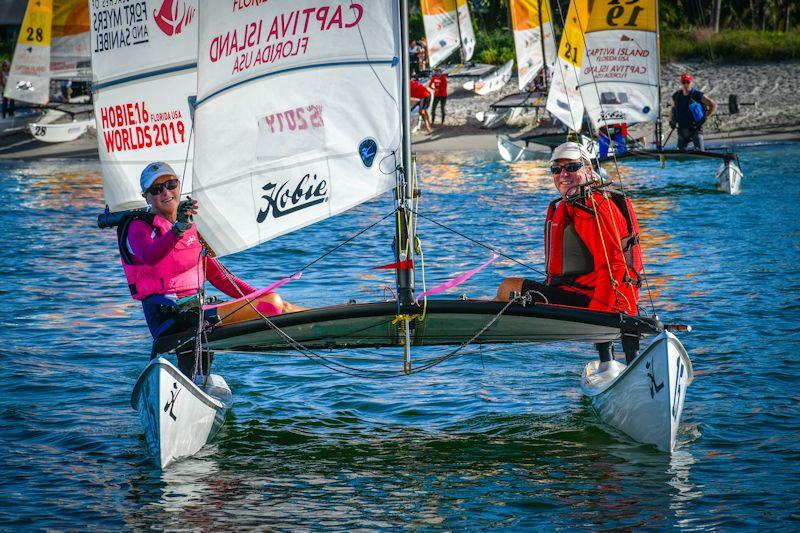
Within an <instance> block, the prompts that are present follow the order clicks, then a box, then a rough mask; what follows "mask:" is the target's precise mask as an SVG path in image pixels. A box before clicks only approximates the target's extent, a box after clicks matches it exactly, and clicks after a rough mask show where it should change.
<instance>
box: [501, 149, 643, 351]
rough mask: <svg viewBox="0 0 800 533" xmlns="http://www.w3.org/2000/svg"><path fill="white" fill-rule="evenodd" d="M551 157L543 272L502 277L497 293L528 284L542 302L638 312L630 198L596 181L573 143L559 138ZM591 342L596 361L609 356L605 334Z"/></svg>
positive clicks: (638, 264) (504, 296)
mask: <svg viewBox="0 0 800 533" xmlns="http://www.w3.org/2000/svg"><path fill="white" fill-rule="evenodd" d="M550 163H551V167H550V170H551V172H552V173H553V185H554V186H555V188H556V189H557V190H558V192H559V194H560V197H559V198H557V199H556V200H553V201H552V202H550V206H549V207H548V209H547V216H546V219H545V235H544V247H545V250H544V253H545V269H546V274H547V279H546V280H545V282H544V283H542V282H539V281H535V280H529V279H524V278H516V277H512V278H506V279H504V280H503V282H502V283H501V284H500V287H499V288H498V289H497V296H496V299H497V300H499V301H506V302H507V301H509V299H510V295H511V294H512V293H514V292H516V293H520V294H525V293H528V292H530V294H531V295H532V296H533V298H534V300H535V301H539V302H543V303H549V304H557V305H567V306H573V307H585V308H588V309H591V310H595V311H606V312H613V313H619V312H623V313H627V314H630V315H637V314H638V300H639V285H640V278H641V276H642V273H643V263H642V255H641V246H640V245H639V224H638V222H637V220H636V214H635V212H634V209H633V204H631V202H630V200H628V198H627V197H625V196H624V195H623V194H621V193H618V192H615V191H610V190H607V189H604V188H602V187H601V185H602V184H601V182H600V177H599V176H598V175H597V174H596V173H594V172H593V171H592V166H591V156H590V155H589V152H588V151H587V150H586V149H585V148H584V147H583V146H581V145H579V144H577V143H574V142H566V143H564V144H562V145H560V146H558V147H557V148H556V149H555V150H554V151H553V155H552V157H551V159H550ZM597 349H598V351H599V353H600V360H601V361H609V360H610V359H611V355H612V354H611V351H612V349H611V343H610V342H609V343H601V344H598V345H597Z"/></svg>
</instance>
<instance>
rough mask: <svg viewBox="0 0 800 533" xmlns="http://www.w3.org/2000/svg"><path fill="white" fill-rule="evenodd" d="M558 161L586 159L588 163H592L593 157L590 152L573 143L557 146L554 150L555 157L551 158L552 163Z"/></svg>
mask: <svg viewBox="0 0 800 533" xmlns="http://www.w3.org/2000/svg"><path fill="white" fill-rule="evenodd" d="M557 159H576V160H577V159H585V160H586V162H587V163H591V162H592V156H591V155H590V154H589V151H588V150H587V149H586V148H584V147H583V146H581V145H580V144H578V143H575V142H571V141H570V142H565V143H564V144H560V145H558V146H556V149H555V150H553V155H551V156H550V161H551V162H552V161H555V160H557Z"/></svg>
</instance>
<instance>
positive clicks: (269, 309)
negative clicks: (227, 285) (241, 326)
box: [203, 272, 303, 315]
mask: <svg viewBox="0 0 800 533" xmlns="http://www.w3.org/2000/svg"><path fill="white" fill-rule="evenodd" d="M302 275H303V273H302V272H297V273H295V274H292V275H291V276H289V277H288V278H283V279H282V280H278V281H276V282H275V283H273V284H272V285H269V286H267V287H264V288H263V289H259V290H257V291H254V292H251V293H250V294H247V295H245V296H242V297H241V298H237V299H235V300H231V301H229V302H220V303H217V304H209V305H204V306H203V310H204V311H205V310H208V309H216V308H217V307H219V306H220V305H228V304H233V303H238V302H244V301H245V300H254V299H256V298H258V297H259V296H263V295H265V294H269V293H270V292H272V291H274V290H275V289H277V288H279V287H283V286H284V285H286V284H287V283H289V282H290V281H292V280H295V279H300V276H302ZM262 307H263V308H262ZM257 309H258V310H259V311H261V312H263V313H265V314H268V315H276V314H279V313H280V310H279V309H278V308H277V307H276V306H274V305H272V304H271V303H269V302H259V304H258V307H257Z"/></svg>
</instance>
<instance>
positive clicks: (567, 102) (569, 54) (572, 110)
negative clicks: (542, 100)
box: [547, 0, 589, 132]
mask: <svg viewBox="0 0 800 533" xmlns="http://www.w3.org/2000/svg"><path fill="white" fill-rule="evenodd" d="M588 1H589V0H572V2H571V3H570V5H569V12H568V13H567V20H566V22H565V24H564V33H563V35H562V36H561V44H560V46H559V48H558V59H557V60H556V65H555V67H554V68H553V80H552V83H551V84H550V90H549V92H548V95H547V110H548V111H549V112H550V113H551V114H552V115H553V116H554V117H556V118H557V119H558V120H560V121H561V122H563V123H564V124H565V125H566V126H567V127H568V128H569V129H571V130H573V131H576V132H579V131H581V124H582V122H583V111H584V105H583V100H582V99H581V92H580V88H579V87H578V82H579V80H578V75H579V72H580V68H581V65H582V64H583V62H584V34H583V30H584V28H585V27H586V24H587V23H588V21H589V5H588Z"/></svg>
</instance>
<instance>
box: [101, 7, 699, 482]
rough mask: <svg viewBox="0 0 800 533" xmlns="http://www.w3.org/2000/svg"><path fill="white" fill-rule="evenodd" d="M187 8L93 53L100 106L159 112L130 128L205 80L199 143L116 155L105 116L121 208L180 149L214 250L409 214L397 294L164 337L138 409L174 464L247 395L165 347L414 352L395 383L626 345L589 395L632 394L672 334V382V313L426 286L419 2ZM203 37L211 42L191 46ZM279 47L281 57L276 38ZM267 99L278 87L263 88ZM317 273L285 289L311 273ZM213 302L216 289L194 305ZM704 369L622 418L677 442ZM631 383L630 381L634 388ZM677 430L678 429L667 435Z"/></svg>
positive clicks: (398, 253) (142, 382)
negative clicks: (360, 213)
mask: <svg viewBox="0 0 800 533" xmlns="http://www.w3.org/2000/svg"><path fill="white" fill-rule="evenodd" d="M183 7H184V11H183V14H180V13H179V14H178V16H176V17H173V18H172V20H173V21H175V20H182V21H184V22H186V24H185V26H183V27H182V28H181V30H180V32H175V31H174V32H172V34H169V35H168V34H166V32H162V34H158V33H157V31H155V30H157V29H158V28H156V27H155V25H154V24H153V23H152V22H151V21H150V20H144V19H143V20H142V24H143V25H144V24H146V25H148V26H147V27H148V29H149V30H150V33H149V35H150V39H151V40H150V41H149V42H147V43H144V45H143V46H142V47H141V49H136V48H135V47H131V49H129V48H123V47H120V48H116V49H114V50H108V51H106V52H103V53H98V54H96V55H95V65H96V69H95V76H96V78H97V85H96V106H97V108H98V116H101V113H100V112H101V111H103V110H107V109H108V108H112V109H113V108H114V106H124V108H125V109H131V110H132V113H133V114H134V116H137V117H138V116H139V115H137V111H136V110H137V109H144V108H146V109H148V114H147V116H148V117H150V118H149V119H145V115H144V114H143V115H141V119H138V120H140V122H137V124H136V125H133V126H128V125H123V127H130V128H135V127H141V128H160V125H159V123H158V122H155V124H154V123H153V120H154V119H153V117H155V116H159V113H165V112H166V110H165V106H178V105H180V102H179V98H178V97H176V96H175V95H176V94H180V93H182V92H185V91H186V90H188V86H189V83H188V80H189V79H190V78H191V77H192V76H195V72H196V80H197V85H196V89H197V97H196V105H195V107H194V125H193V130H194V136H193V137H194V145H193V146H192V145H191V143H190V142H189V141H188V140H187V141H186V142H185V143H184V144H183V145H181V146H171V147H166V148H165V147H153V146H137V148H136V149H131V150H126V151H123V152H121V153H119V152H113V151H109V149H108V146H106V147H105V149H104V144H103V143H104V142H105V141H103V139H105V138H106V135H107V134H108V133H113V132H114V131H116V130H115V128H114V127H109V126H110V123H103V122H101V121H98V129H99V130H100V135H99V139H100V142H101V153H103V159H102V163H103V174H104V193H105V196H106V200H107V202H108V203H109V205H111V206H113V207H114V208H115V209H119V208H121V207H130V206H132V205H141V200H140V199H139V198H140V197H139V198H137V199H136V202H132V200H133V199H134V197H135V196H138V191H136V192H135V193H134V191H135V190H136V189H137V186H138V171H139V170H141V168H142V167H143V163H144V162H146V161H149V160H151V159H160V158H161V157H159V156H164V158H165V159H169V156H171V155H177V153H178V149H179V148H181V149H185V150H187V153H188V152H191V151H192V150H193V153H194V158H193V167H192V169H193V178H194V179H193V188H192V196H193V197H194V198H197V199H198V201H199V204H200V206H201V214H200V215H199V216H198V217H197V218H196V223H197V226H198V229H199V231H200V233H201V234H202V236H203V238H204V240H205V241H206V242H207V243H208V246H209V250H210V252H211V253H215V254H216V255H217V256H224V255H228V254H232V253H236V252H239V251H242V250H245V249H248V248H250V247H253V246H256V245H258V244H262V243H264V242H266V241H269V240H270V239H272V238H275V237H277V236H279V235H283V234H286V233H290V232H296V231H299V230H302V229H303V228H305V227H307V226H309V225H311V224H314V223H316V222H319V221H322V220H325V219H327V218H329V217H332V216H334V215H336V214H338V213H341V212H343V211H345V210H347V209H350V208H353V207H355V206H357V205H359V204H361V203H363V202H366V201H368V200H370V199H372V198H374V197H376V196H378V195H381V194H385V193H387V192H392V194H393V197H394V199H395V208H394V210H393V211H392V212H391V213H389V214H388V215H387V216H386V217H384V220H385V219H388V218H392V219H393V220H394V225H395V231H396V235H395V240H394V258H392V261H393V262H392V263H391V264H390V266H391V267H392V268H394V270H395V278H396V287H397V289H396V293H395V294H394V295H393V297H392V298H391V299H387V300H384V301H377V302H371V303H361V304H345V305H336V306H330V307H325V308H317V309H311V310H307V311H301V312H295V313H288V314H283V315H278V316H272V317H269V316H265V315H263V314H261V313H260V312H259V315H260V318H259V319H257V320H252V321H248V322H240V323H231V324H225V323H221V324H218V325H215V326H209V325H207V324H202V323H201V324H198V328H196V329H192V331H186V332H185V333H181V334H175V335H171V336H166V337H159V338H158V339H157V340H156V341H155V342H154V344H153V350H152V353H153V359H152V360H151V362H150V364H149V365H148V366H147V368H146V369H145V371H144V372H143V374H142V376H141V377H140V378H139V381H138V382H137V385H136V387H135V388H134V393H133V396H132V405H133V406H134V407H135V408H136V409H137V410H138V411H139V413H140V416H141V418H142V421H143V426H144V428H145V433H146V437H147V440H148V444H149V446H150V448H151V450H152V451H153V453H154V456H155V458H156V461H157V463H158V464H159V465H160V466H162V467H164V466H166V465H167V464H169V463H170V462H172V461H174V460H176V459H179V458H180V457H184V456H187V455H191V454H193V453H195V452H196V451H197V450H198V449H199V448H200V447H201V446H202V445H203V444H204V443H205V442H206V441H207V440H208V439H210V438H211V437H212V436H213V435H214V433H215V432H216V431H217V429H218V428H219V426H220V424H221V422H222V421H223V420H224V418H223V417H224V412H225V411H226V410H227V409H228V408H229V406H230V405H231V401H232V400H231V395H230V390H229V389H228V388H227V385H226V384H225V383H224V380H222V379H221V378H220V377H219V376H213V375H212V376H210V377H206V376H208V372H207V370H206V371H205V372H204V374H205V375H204V377H203V378H202V379H200V380H199V383H197V382H195V381H193V380H192V379H191V377H184V376H181V375H180V374H179V373H178V371H177V370H176V369H175V367H174V366H173V365H172V364H171V363H169V362H168V361H167V359H165V358H164V357H157V355H159V354H167V353H169V352H173V353H177V354H178V355H179V357H194V358H195V359H196V360H197V361H198V362H197V363H196V364H195V368H196V369H197V370H200V363H199V361H200V359H203V357H201V353H207V352H208V351H209V350H213V351H215V352H218V353H219V352H228V351H258V352H274V351H280V350H294V351H297V352H300V353H301V354H303V355H304V356H306V357H308V358H310V359H312V360H314V361H316V362H319V363H320V364H323V365H324V366H327V367H329V368H332V369H334V370H340V371H349V370H347V368H349V367H347V366H346V365H342V364H339V363H336V362H334V361H332V360H331V358H330V357H324V356H321V355H320V354H318V353H317V352H316V351H315V350H317V349H319V348H328V349H338V350H341V349H352V348H364V347H400V348H402V356H401V358H402V366H401V361H400V360H398V361H397V362H396V364H397V366H396V367H395V368H394V369H387V370H381V371H377V375H378V376H379V377H383V378H391V377H402V376H403V375H404V374H408V373H416V372H421V371H424V370H426V369H427V368H430V367H431V366H434V365H436V364H439V363H442V362H444V361H446V360H448V359H450V358H452V357H454V356H456V355H458V354H459V352H460V351H461V350H462V349H463V348H464V347H465V346H467V345H468V344H471V343H483V344H487V343H509V342H544V341H556V340H571V341H581V342H587V343H589V342H603V341H609V340H618V339H622V340H623V348H624V350H625V352H626V354H627V356H628V358H629V359H630V361H633V363H634V364H631V365H630V366H629V367H627V368H626V367H625V365H623V364H622V363H619V365H618V366H615V367H614V368H613V369H609V368H599V369H596V371H594V372H592V376H593V378H594V379H593V381H592V383H593V384H594V386H595V388H594V389H591V390H589V389H587V391H589V392H587V393H588V394H590V396H591V395H594V396H595V397H598V398H609V397H611V398H616V397H617V396H618V392H617V391H623V390H624V391H630V390H634V391H635V390H639V389H641V385H642V384H646V383H647V381H646V379H645V376H643V375H642V374H641V372H639V371H638V370H636V369H638V368H640V367H642V365H638V364H636V361H637V359H636V357H637V353H638V346H639V340H640V338H642V337H643V336H645V335H658V336H657V337H656V339H655V340H654V342H653V343H652V344H651V346H650V347H649V348H648V350H647V351H646V353H647V354H650V357H651V358H652V361H651V363H652V364H648V365H647V366H646V368H647V369H648V372H649V373H650V374H654V375H655V376H656V378H657V379H659V380H661V381H664V382H667V381H668V377H669V372H671V370H670V369H671V368H675V367H676V366H677V365H676V364H675V362H676V361H678V360H683V358H684V355H685V354H683V353H681V351H680V349H678V347H679V346H680V343H678V342H677V340H676V339H674V337H672V336H671V334H669V333H667V332H665V331H664V326H663V324H662V323H661V322H659V321H658V319H656V318H649V317H646V316H628V315H625V314H620V313H606V312H597V311H589V310H587V309H580V308H570V307H564V306H554V305H546V304H534V303H532V302H531V299H530V298H529V297H527V296H524V295H515V296H514V297H513V299H512V300H511V301H509V302H497V301H480V300H478V301H476V300H465V299H428V296H429V295H434V294H437V293H438V292H443V291H445V290H446V289H448V288H450V287H452V286H454V285H456V284H457V283H458V282H459V281H463V280H464V279H466V277H468V276H469V275H471V273H474V271H475V270H473V271H470V272H468V273H466V274H464V275H462V276H460V277H459V278H456V279H454V280H451V281H449V282H445V283H443V284H441V285H439V286H437V287H435V288H433V289H429V290H423V291H422V292H421V293H420V292H418V290H417V287H416V280H415V272H416V269H417V268H418V265H417V262H416V257H417V253H418V252H417V251H416V247H417V244H416V242H417V240H416V238H415V228H416V223H417V216H418V215H419V207H418V202H419V194H418V191H419V184H418V183H417V181H416V175H415V169H414V160H413V157H412V153H411V143H410V138H409V135H410V128H409V123H410V113H409V95H408V90H409V80H408V72H409V68H408V61H409V59H408V53H407V43H408V25H407V20H408V10H407V3H406V2H405V1H403V2H398V1H397V0H376V1H374V2H370V3H369V4H356V3H352V2H349V1H345V0H325V1H324V2H321V3H320V5H318V6H316V7H315V8H314V9H315V10H316V11H315V16H314V17H310V21H313V22H310V23H309V24H308V26H306V27H303V26H302V25H299V26H298V27H301V28H303V29H302V30H292V31H290V32H287V33H285V34H280V32H279V34H276V35H274V36H273V35H271V34H269V33H267V31H266V30H264V28H269V27H277V24H278V21H280V20H283V21H286V20H292V19H293V18H294V17H300V16H304V15H303V13H305V12H304V11H302V10H300V9H298V7H297V5H296V3H295V2H293V1H292V0H272V1H271V2H270V3H269V6H268V8H267V9H264V8H263V7H261V8H259V9H251V8H242V9H234V10H231V9H230V5H229V4H222V3H219V2H216V1H213V0H201V1H200V2H199V5H197V6H196V5H195V4H192V3H190V2H187V3H185V4H183ZM290 26H291V25H290ZM173 28H174V27H173ZM259 28H262V30H259ZM243 32H247V33H248V34H249V35H250V36H251V37H252V38H251V39H245V40H244V41H241V40H240V41H239V42H245V43H246V44H244V45H243V46H242V47H241V48H238V49H234V48H233V47H230V46H228V47H225V46H224V44H223V43H225V42H231V41H232V39H233V38H234V36H236V38H237V39H238V38H239V37H241V36H242V35H243ZM193 40H194V41H195V44H197V43H199V46H195V47H192V46H191V44H192V41H193ZM168 43H169V46H172V47H173V49H174V50H175V56H174V60H175V63H174V64H173V65H172V66H170V67H166V66H165V65H163V64H155V65H153V64H151V63H150V61H152V60H153V59H155V58H156V57H163V55H161V56H158V55H157V53H156V52H157V50H158V49H159V47H164V46H166V45H167V44H168ZM280 43H283V46H282V47H281V49H282V52H278V51H277V48H276V45H277V44H280ZM288 43H292V44H288ZM288 46H298V47H299V48H298V49H299V50H302V52H301V53H300V52H299V53H297V54H290V53H287V47H288ZM195 53H196V54H197V55H196V56H195V55H194V54H195ZM121 57H129V58H130V62H128V63H125V62H122V61H119V59H120V58H121ZM195 57H197V58H198V61H197V64H196V71H195V68H194V66H195V64H194V63H193V59H194V58H195ZM256 57H258V58H260V59H258V60H257V59H256ZM123 63H124V64H123ZM265 94H269V95H276V97H274V98H264V97H263V95H265ZM169 108H170V107H168V108H167V109H169ZM378 110H380V112H379V111H378ZM188 117H189V114H188V113H186V114H185V115H183V114H181V120H185V121H187V122H188ZM185 127H186V123H185V122H184V128H185ZM176 129H177V128H176ZM190 137H191V135H190ZM104 150H105V152H104ZM106 218H107V217H106ZM315 263H316V262H315ZM488 263H489V262H487V263H485V265H488ZM287 266H288V265H287ZM309 267H310V265H309ZM309 267H304V268H309ZM303 270H304V269H301V270H299V271H298V272H296V273H295V275H293V276H291V277H290V278H286V279H284V280H281V281H280V282H278V283H281V284H282V283H285V282H287V281H289V280H290V279H297V278H298V277H299V276H300V274H302V271H303ZM423 279H424V276H423ZM274 286H275V285H272V287H274ZM423 289H425V287H424V286H423ZM249 298H252V295H242V298H241V303H242V305H252V304H251V303H250V299H249ZM202 303H203V296H202V293H201V296H200V299H199V301H198V302H195V305H201V304H202ZM432 345H455V346H456V347H455V348H454V349H453V350H451V351H449V352H448V353H445V354H442V355H439V356H436V357H434V358H431V357H430V356H429V357H427V358H426V360H425V361H424V362H420V363H419V364H418V365H416V366H415V364H414V360H413V358H412V347H413V346H432ZM398 355H400V354H399V353H398ZM686 359H687V360H688V358H686ZM653 361H655V362H656V363H653ZM609 370H612V371H611V372H609ZM647 379H650V378H649V377H647ZM688 379H690V373H687V372H684V373H683V374H681V378H680V379H679V380H675V381H671V382H670V383H671V385H670V386H669V387H667V388H666V390H664V391H663V394H659V395H657V397H656V396H651V395H649V394H648V395H647V396H644V397H641V398H639V397H636V396H635V393H632V392H626V394H632V395H634V396H632V397H631V398H630V399H629V400H625V401H623V400H620V401H619V402H616V403H614V405H615V409H616V412H624V411H625V410H627V411H636V412H638V413H641V414H644V415H646V416H642V417H633V416H629V417H627V418H625V421H623V422H620V423H617V427H619V428H620V429H622V430H623V431H626V432H627V433H629V434H631V435H640V434H643V435H644V434H650V433H652V434H653V435H655V434H657V435H658V436H659V437H658V439H656V438H647V437H645V438H644V440H645V442H649V443H652V444H655V445H657V446H659V447H660V448H661V449H665V450H670V449H671V448H672V446H673V445H674V432H675V429H676V428H677V424H678V423H679V420H680V408H678V409H677V411H675V413H676V416H673V417H671V418H669V417H655V416H654V415H653V413H660V412H661V411H664V410H665V409H669V408H673V407H674V406H675V405H676V404H675V403H674V402H675V400H676V399H679V400H680V405H681V406H682V401H683V394H684V393H685V385H686V384H687V383H688ZM623 383H628V384H630V385H629V386H626V387H623V386H622V384H623ZM637 383H639V385H636V384H637ZM675 386H678V387H679V388H678V389H675ZM637 387H638V388H637ZM676 391H677V392H676ZM665 399H666V403H665ZM622 403H624V404H625V407H621V406H620V404H622ZM600 412H601V413H603V411H602V410H601V411H600ZM648 413H650V414H648ZM656 420H657V422H654V421H656ZM630 421H633V422H630ZM630 423H634V424H635V425H636V426H637V428H638V427H639V426H641V425H642V424H648V425H650V424H653V423H658V424H660V425H661V427H659V429H658V431H652V432H650V433H648V432H637V431H635V428H634V429H632V428H630V427H628V424H630ZM664 434H669V435H672V438H671V439H667V440H664V439H663V438H661V437H662V436H663V435H664Z"/></svg>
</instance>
